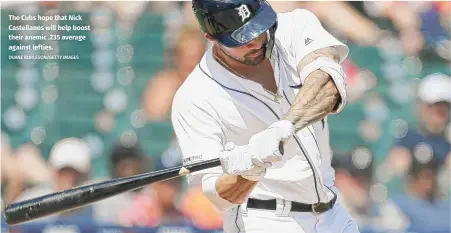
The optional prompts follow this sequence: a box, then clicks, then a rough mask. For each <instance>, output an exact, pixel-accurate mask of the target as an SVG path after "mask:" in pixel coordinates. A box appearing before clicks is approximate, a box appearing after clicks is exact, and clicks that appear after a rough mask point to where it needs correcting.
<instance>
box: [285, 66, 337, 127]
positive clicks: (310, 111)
mask: <svg viewBox="0 0 451 233" xmlns="http://www.w3.org/2000/svg"><path fill="white" fill-rule="evenodd" d="M339 98H340V94H339V92H338V90H337V88H336V87H335V84H334V82H333V80H332V78H331V77H330V76H329V74H327V73H326V72H324V71H321V70H317V71H314V72H313V73H311V74H310V75H309V77H308V78H307V79H306V81H305V83H304V85H303V86H302V87H301V88H300V90H299V92H298V94H297V95H296V97H295V99H294V101H293V103H292V106H291V108H290V110H289V111H288V113H286V114H285V116H284V117H283V119H284V120H289V121H291V122H293V124H294V128H295V130H296V131H297V130H300V129H302V128H304V127H306V126H308V125H310V124H313V123H315V122H317V121H319V120H321V119H323V118H324V117H326V116H327V115H328V114H329V113H330V112H331V111H332V110H333V109H334V107H335V106H336V104H337V101H338V100H339Z"/></svg>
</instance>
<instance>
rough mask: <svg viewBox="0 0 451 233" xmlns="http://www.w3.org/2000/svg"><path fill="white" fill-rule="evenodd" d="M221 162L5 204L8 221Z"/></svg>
mask: <svg viewBox="0 0 451 233" xmlns="http://www.w3.org/2000/svg"><path fill="white" fill-rule="evenodd" d="M219 165H220V162H219V159H214V160H209V161H204V162H200V163H196V164H191V165H186V166H184V167H182V166H179V167H174V168H169V169H164V170H160V171H156V172H150V173H144V174H140V175H136V176H130V177H124V178H118V179H113V180H109V181H105V182H100V183H96V184H90V185H85V186H80V187H75V188H72V189H68V190H64V191H61V192H57V193H52V194H48V195H44V196H41V197H37V198H33V199H30V200H26V201H23V202H18V203H14V204H11V205H6V206H5V210H4V217H5V221H6V223H8V224H10V225H14V224H19V223H23V222H26V221H30V220H33V219H37V218H42V217H45V216H48V215H51V214H55V213H58V212H63V211H67V210H71V209H75V208H79V207H82V206H85V205H88V204H91V203H93V202H96V201H100V200H103V199H106V198H109V197H112V196H115V195H118V194H121V193H124V192H127V191H131V190H134V189H137V188H140V187H143V186H145V185H148V184H151V183H154V182H159V181H164V180H168V179H172V178H176V177H179V176H183V175H186V174H188V173H190V172H195V171H199V170H203V169H207V168H211V167H215V166H219Z"/></svg>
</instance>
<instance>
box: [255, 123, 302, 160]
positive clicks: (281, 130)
mask: <svg viewBox="0 0 451 233" xmlns="http://www.w3.org/2000/svg"><path fill="white" fill-rule="evenodd" d="M293 134H294V126H293V124H292V123H291V122H290V121H288V120H281V121H276V122H274V123H273V124H271V125H270V126H269V127H268V128H267V129H265V130H263V131H261V132H259V133H257V134H255V135H253V136H252V137H251V139H250V140H249V144H248V146H249V148H250V150H251V153H252V156H251V157H252V161H253V163H254V164H257V165H260V164H264V163H275V162H278V161H280V160H281V159H282V156H283V151H281V147H280V145H281V143H283V142H284V141H285V140H287V139H288V138H289V137H291V136H292V135H293ZM282 148H283V147H282Z"/></svg>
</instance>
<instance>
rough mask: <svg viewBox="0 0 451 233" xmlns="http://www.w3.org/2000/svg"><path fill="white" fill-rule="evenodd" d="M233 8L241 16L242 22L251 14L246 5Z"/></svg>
mask: <svg viewBox="0 0 451 233" xmlns="http://www.w3.org/2000/svg"><path fill="white" fill-rule="evenodd" d="M235 9H236V10H237V11H238V15H239V16H240V17H241V21H242V22H244V21H245V20H246V19H248V18H249V17H250V16H251V12H250V11H249V8H247V6H246V5H241V6H239V7H237V8H235Z"/></svg>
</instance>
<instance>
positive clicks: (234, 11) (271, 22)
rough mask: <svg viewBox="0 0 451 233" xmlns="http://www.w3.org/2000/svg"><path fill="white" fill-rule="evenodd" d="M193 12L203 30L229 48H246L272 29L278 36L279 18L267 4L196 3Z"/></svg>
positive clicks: (244, 0) (250, 0) (235, 0)
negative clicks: (246, 45)
mask: <svg viewBox="0 0 451 233" xmlns="http://www.w3.org/2000/svg"><path fill="white" fill-rule="evenodd" d="M193 11H194V14H195V15H196V18H197V21H198V23H199V26H200V28H201V29H202V30H203V31H204V32H205V33H207V34H209V35H211V36H212V37H213V38H215V39H216V41H218V42H219V43H220V44H222V45H224V46H226V47H239V46H242V45H244V44H246V43H248V42H250V41H252V40H254V39H255V38H257V37H258V36H259V35H261V34H262V33H264V32H266V31H268V30H269V29H273V30H270V32H271V33H274V32H275V27H276V25H277V14H276V13H275V12H274V10H273V9H272V7H271V6H270V5H269V3H267V2H266V1H263V0H227V1H224V0H193ZM273 37H274V36H273V35H271V36H270V38H269V39H273ZM268 44H271V43H268Z"/></svg>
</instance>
